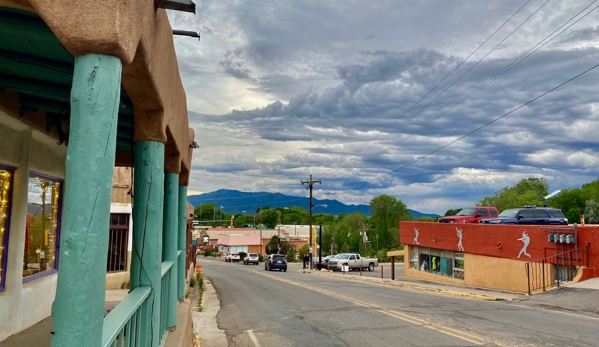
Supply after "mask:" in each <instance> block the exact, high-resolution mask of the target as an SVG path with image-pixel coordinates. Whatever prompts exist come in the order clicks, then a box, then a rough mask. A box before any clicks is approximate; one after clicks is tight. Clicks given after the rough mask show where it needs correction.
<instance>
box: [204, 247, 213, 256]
mask: <svg viewBox="0 0 599 347" xmlns="http://www.w3.org/2000/svg"><path fill="white" fill-rule="evenodd" d="M212 253H213V252H212V250H211V249H206V250H205V251H204V257H209V256H211V255H212Z"/></svg>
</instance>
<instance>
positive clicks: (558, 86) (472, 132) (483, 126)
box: [352, 64, 599, 190]
mask: <svg viewBox="0 0 599 347" xmlns="http://www.w3.org/2000/svg"><path fill="white" fill-rule="evenodd" d="M597 67H599V64H597V65H594V66H593V67H591V68H589V69H587V70H585V71H583V72H581V73H579V74H578V75H576V76H574V77H572V78H570V79H569V80H567V81H565V82H562V83H560V84H559V85H557V86H555V87H553V88H551V89H549V90H548V91H546V92H544V93H542V94H540V95H538V96H537V97H535V98H533V99H531V100H529V101H527V102H525V103H523V104H522V105H520V106H518V107H516V108H514V109H512V110H511V111H509V112H506V113H504V114H503V115H501V116H499V117H497V118H495V119H493V120H491V121H489V122H487V123H485V124H484V125H481V126H480V127H478V128H476V129H474V130H472V131H470V132H468V133H466V134H465V135H463V136H461V137H459V138H457V139H455V140H453V141H451V142H449V143H447V144H446V145H444V146H441V147H439V148H437V149H435V150H434V151H432V152H429V153H428V154H425V155H423V156H421V157H419V158H417V159H414V160H412V161H411V162H409V163H407V164H405V165H403V166H401V167H399V168H397V169H395V170H393V171H391V172H388V173H386V174H384V175H382V176H380V177H378V178H376V179H374V180H372V181H370V182H367V183H364V184H363V185H361V186H359V187H356V188H354V189H352V190H358V189H360V188H363V187H365V186H367V185H369V184H371V183H373V182H376V181H378V180H380V179H381V178H384V177H386V176H389V175H390V174H392V173H394V172H397V171H399V170H402V169H404V168H406V167H408V166H410V165H412V164H414V163H416V162H418V161H420V160H422V159H424V158H426V157H428V156H430V155H432V154H434V153H437V152H439V151H440V150H442V149H444V148H447V147H449V146H451V145H452V144H454V143H456V142H458V141H460V140H462V139H464V138H465V137H468V136H470V135H472V134H474V133H475V132H477V131H479V130H481V129H483V128H485V127H487V126H489V125H491V124H493V123H495V122H497V121H498V120H500V119H502V118H504V117H506V116H508V115H510V114H512V113H514V112H516V111H517V110H519V109H521V108H522V107H524V106H526V105H528V104H530V103H533V102H534V101H536V100H538V99H540V98H542V97H544V96H545V95H547V94H549V93H551V92H553V91H554V90H557V89H559V88H561V87H562V86H564V85H566V84H568V83H570V82H572V81H574V80H575V79H577V78H578V77H580V76H582V75H584V74H586V73H587V72H589V71H592V70H594V69H596V68H597Z"/></svg>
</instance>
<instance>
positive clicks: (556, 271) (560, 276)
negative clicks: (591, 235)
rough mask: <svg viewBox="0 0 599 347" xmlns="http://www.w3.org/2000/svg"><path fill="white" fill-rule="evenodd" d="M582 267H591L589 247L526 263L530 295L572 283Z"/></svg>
mask: <svg viewBox="0 0 599 347" xmlns="http://www.w3.org/2000/svg"><path fill="white" fill-rule="evenodd" d="M581 266H587V267H588V266H589V246H588V245H587V246H584V247H581V248H573V249H570V250H566V251H565V252H562V253H558V254H555V255H552V256H550V257H547V258H544V259H541V260H536V261H531V262H528V263H526V278H527V280H528V294H531V293H532V292H534V291H538V290H543V291H545V290H547V289H548V288H552V287H559V286H560V283H564V282H569V281H572V280H573V279H574V277H576V275H577V273H578V269H579V268H580V267H581Z"/></svg>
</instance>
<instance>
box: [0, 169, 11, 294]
mask: <svg viewBox="0 0 599 347" xmlns="http://www.w3.org/2000/svg"><path fill="white" fill-rule="evenodd" d="M11 186H12V171H9V169H8V168H6V169H3V168H2V167H0V291H2V290H4V282H5V281H6V263H7V257H8V219H9V218H10V201H11V194H10V189H11Z"/></svg>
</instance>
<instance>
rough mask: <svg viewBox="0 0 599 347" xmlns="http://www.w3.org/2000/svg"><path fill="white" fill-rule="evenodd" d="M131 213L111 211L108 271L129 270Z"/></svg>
mask: <svg viewBox="0 0 599 347" xmlns="http://www.w3.org/2000/svg"><path fill="white" fill-rule="evenodd" d="M129 216H130V215H129V214H121V213H111V214H110V232H109V237H108V258H107V262H106V272H119V271H127V241H128V240H129Z"/></svg>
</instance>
